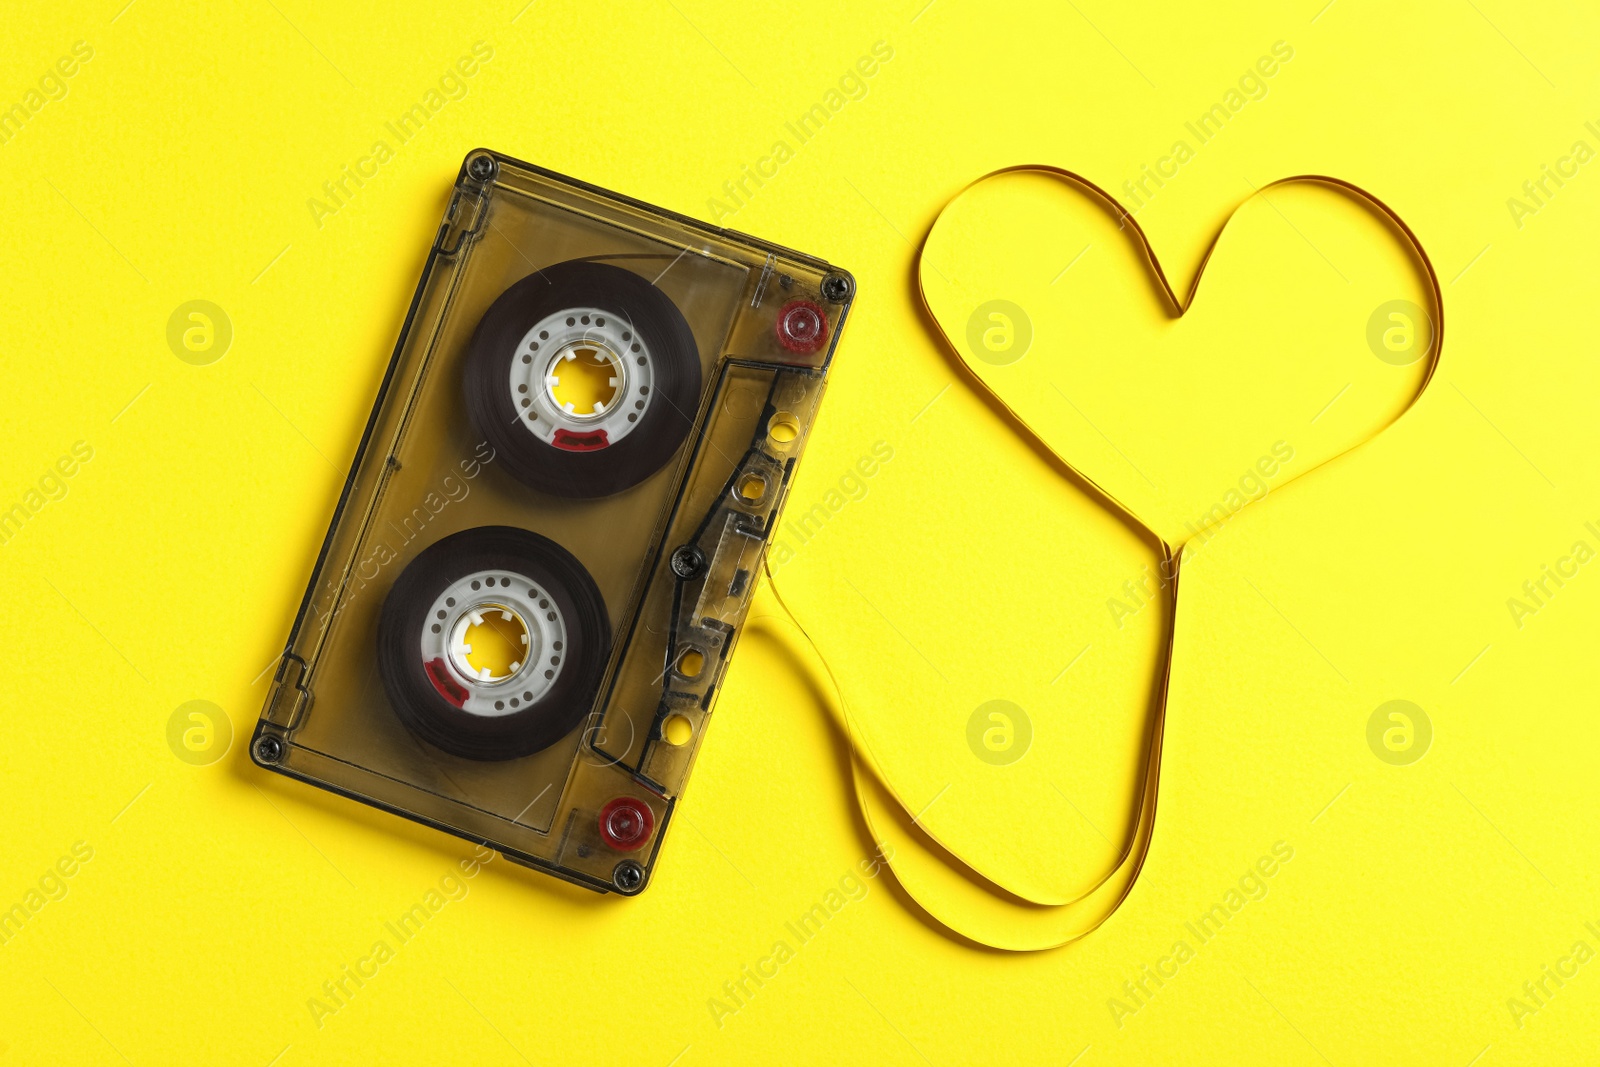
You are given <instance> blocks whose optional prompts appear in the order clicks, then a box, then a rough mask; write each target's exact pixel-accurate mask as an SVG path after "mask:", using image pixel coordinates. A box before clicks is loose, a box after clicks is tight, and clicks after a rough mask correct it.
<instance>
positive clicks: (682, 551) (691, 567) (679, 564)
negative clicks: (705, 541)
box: [669, 545, 706, 582]
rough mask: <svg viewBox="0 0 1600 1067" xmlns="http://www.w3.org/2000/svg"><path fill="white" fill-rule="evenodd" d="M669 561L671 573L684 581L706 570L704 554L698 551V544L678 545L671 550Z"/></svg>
mask: <svg viewBox="0 0 1600 1067" xmlns="http://www.w3.org/2000/svg"><path fill="white" fill-rule="evenodd" d="M669 563H670V565H671V567H672V573H673V574H676V575H677V576H678V577H679V578H682V579H683V580H684V581H686V582H687V581H689V580H691V579H694V578H698V577H700V576H701V575H702V574H704V573H705V572H706V554H705V553H704V552H702V551H700V546H699V545H679V546H678V547H677V548H675V549H673V550H672V559H671V560H670V561H669Z"/></svg>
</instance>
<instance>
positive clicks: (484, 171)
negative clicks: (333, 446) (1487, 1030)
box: [250, 150, 855, 894]
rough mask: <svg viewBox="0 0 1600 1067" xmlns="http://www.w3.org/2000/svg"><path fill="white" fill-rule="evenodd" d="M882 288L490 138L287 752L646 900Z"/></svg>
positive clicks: (353, 532) (281, 726) (353, 476)
mask: <svg viewBox="0 0 1600 1067" xmlns="http://www.w3.org/2000/svg"><path fill="white" fill-rule="evenodd" d="M854 293H855V285H854V282H853V281H852V279H851V278H850V276H849V275H848V274H846V273H845V272H843V271H840V270H837V269H835V268H833V267H831V266H829V265H828V264H827V263H825V262H823V261H821V260H818V259H815V258H812V257H810V256H805V255H802V254H800V253H797V252H793V251H791V250H789V249H785V248H781V247H778V246H776V245H772V244H769V243H767V242H764V241H760V240H757V239H755V238H752V237H748V236H746V235H744V234H740V233H736V232H733V231H730V230H723V229H718V228H716V227H713V226H709V225H707V224H705V223H701V222H698V221H695V220H693V219H689V218H686V217H684V216H681V215H677V214H674V213H672V212H668V211H664V210H661V209H659V208H653V207H650V206H648V205H646V204H642V203H640V202H638V201H636V200H632V199H629V198H627V197H623V196H619V195H617V194H614V193H609V192H606V191H605V190H602V189H598V188H595V187H594V186H591V185H587V184H585V183H582V182H578V181H574V180H572V179H569V178H564V177H562V176H560V175H557V174H553V173H551V172H549V171H547V170H544V169H542V168H539V167H535V166H532V165H529V164H526V163H521V162H518V161H516V160H513V159H510V158H507V157H505V156H502V155H499V154H497V153H493V152H488V151H482V150H479V151H474V152H472V153H471V154H469V155H468V156H467V158H466V160H465V161H464V163H463V165H462V168H461V172H460V175H459V176H458V178H457V181H456V187H455V192H454V195H453V196H452V198H451V201H450V205H449V207H448V209H447V210H446V213H445V218H444V221H443V222H442V224H441V225H440V227H439V230H438V235H437V238H436V239H435V241H434V244H433V247H432V249H431V250H430V252H429V254H428V259H427V264H426V266H425V267H424V269H423V274H422V280H421V282H420V283H419V284H418V286H417V291H416V294H415V296H414V297H413V298H412V302H411V307H410V310H409V312H408V314H407V317H406V321H405V324H404V327H403V328H402V330H401V333H400V339H399V342H398V344H397V345H396V347H395V351H394V356H393V358H392V359H391V361H390V363H389V366H388V369H387V371H386V372H385V374H384V377H383V381H382V384H381V386H380V388H379V390H378V396H377V401H376V403H375V404H374V406H373V409H372V414H371V417H370V418H369V420H368V423H367V427H366V431H365V433H364V435H363V437H362V441H361V445H360V448H359V449H358V451H357V453H356V457H355V461H354V463H353V464H352V466H351V469H350V473H349V476H348V478H347V479H346V481H345V484H344V489H343V493H342V494H341V496H340V499H339V504H338V507H337V510H336V511H335V513H334V517H333V522H332V525H331V526H330V528H329V530H328V534H327V537H326V539H325V540H324V542H323V545H322V550H321V553H320V555H319V557H318V559H317V562H316V566H315V569H314V572H313V574H312V578H311V584H310V586H309V588H308V589H307V590H306V594H305V597H304V599H303V601H302V603H301V606H300V610H299V613H298V615H297V617H296V619H295V622H294V628H293V630H292V631H291V633H290V637H289V642H288V646H287V648H286V649H285V652H284V655H283V658H282V661H281V662H280V664H279V667H278V672H277V675H276V678H275V679H274V682H273V686H272V691H271V693H270V695H269V696H268V699H267V703H266V707H265V709H264V710H263V712H262V715H261V719H260V722H259V723H258V724H257V727H256V732H255V736H254V738H253V740H252V743H251V749H250V751H251V755H252V757H253V758H254V760H255V761H256V763H258V764H260V765H261V766H263V767H267V768H270V769H272V770H275V771H279V772H281V773H283V774H286V775H289V776H290V777H293V778H297V779H300V780H302V781H305V782H310V783H312V784H314V785H318V786H321V787H323V788H326V789H329V790H332V791H334V792H336V793H340V794H343V795H345V796H348V797H351V798H353V799H356V800H360V801H364V802H366V803H368V804H372V805H374V806H376V807H379V808H383V809H385V810H388V811H391V812H394V813H396V814H399V815H403V816H406V817H408V818H412V819H415V820H417V821H419V822H422V823H425V824H427V825H429V826H433V827H435V828H437V829H440V830H444V831H447V832H449V833H453V834H456V835H459V836H461V837H464V838H467V839H469V840H472V841H476V842H481V843H483V844H486V845H488V846H490V847H492V848H495V849H498V850H499V851H501V852H502V853H504V854H505V855H506V856H507V858H509V859H511V860H514V861H516V862H518V863H523V864H526V865H529V866H532V867H535V868H538V869H540V870H543V871H546V872H548V873H551V874H554V875H557V876H559V877H562V878H565V879H567V880H569V881H572V882H575V883H577V884H579V885H583V886H587V887H589V888H591V889H596V890H600V891H616V892H620V893H624V894H633V893H637V892H639V891H641V890H642V889H643V888H644V887H645V886H646V885H647V884H648V883H649V879H650V872H651V870H652V868H653V865H654V863H655V860H656V857H657V855H658V852H659V849H660V845H661V841H662V839H663V836H664V835H665V832H666V829H667V826H668V825H669V824H670V822H671V818H672V811H673V806H674V804H675V803H676V801H677V798H678V797H679V795H680V794H681V792H682V790H683V787H684V784H685V782H686V780H687V778H688V775H689V770H690V768H691V767H692V765H693V763H694V757H695V754H696V752H697V751H698V749H699V747H700V745H701V743H702V741H703V740H704V735H705V731H706V728H707V726H708V724H709V722H710V719H711V713H712V709H713V706H714V700H715V696H716V692H717V689H718V683H719V681H720V679H721V677H722V673H723V671H724V669H725V668H726V665H727V662H728V657H729V656H730V655H731V653H732V651H733V646H734V644H735V642H736V641H737V639H738V635H739V630H740V627H741V626H742V624H743V622H744V618H745V614H746V612H747V611H748V608H749V604H750V598H751V596H752V594H753V592H754V587H755V584H756V578H757V575H758V574H759V573H760V570H761V565H762V560H763V558H764V553H765V551H766V548H767V543H768V540H769V538H770V537H771V533H772V530H773V528H774V526H775V522H776V518H777V516H778V514H779V510H780V509H781V507H782V505H783V501H784V499H785V497H786V495H787V492H788V488H789V484H790V479H791V478H792V476H793V473H794V466H795V463H796V462H797V461H798V460H799V458H800V454H801V452H802V450H803V449H804V447H805V442H806V440H807V438H808V436H809V434H810V431H811V428H812V425H813V423H814V421H815V418H816V414H817V406H818V404H819V402H820V401H821V398H822V392H823V387H824V384H825V381H826V377H827V371H828V364H829V361H830V359H831V357H832V354H833V350H834V346H835V344H836V343H837V340H838V337H839V332H840V329H841V328H842V327H843V325H844V320H845V316H846V313H847V312H848V310H849V305H850V302H851V300H852V298H853V297H854Z"/></svg>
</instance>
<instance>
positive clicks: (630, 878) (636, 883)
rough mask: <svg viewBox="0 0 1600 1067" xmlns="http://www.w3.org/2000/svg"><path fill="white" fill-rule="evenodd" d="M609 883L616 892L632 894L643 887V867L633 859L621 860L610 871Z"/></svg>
mask: <svg viewBox="0 0 1600 1067" xmlns="http://www.w3.org/2000/svg"><path fill="white" fill-rule="evenodd" d="M611 884H612V885H614V886H616V887H617V892H619V893H626V894H628V895H629V896H632V895H633V894H635V893H637V892H638V891H639V890H640V889H642V888H643V887H644V868H643V867H641V866H639V865H638V864H637V863H635V862H634V861H633V860H623V861H622V862H621V863H619V864H617V866H616V869H615V870H613V871H612V872H611Z"/></svg>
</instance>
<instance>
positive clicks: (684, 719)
mask: <svg viewBox="0 0 1600 1067" xmlns="http://www.w3.org/2000/svg"><path fill="white" fill-rule="evenodd" d="M693 738H694V724H693V723H691V722H690V721H689V718H688V716H686V715H668V716H667V717H666V719H665V720H664V721H663V722H662V723H661V739H662V740H663V741H665V742H666V743H667V744H669V745H674V746H680V745H687V744H688V743H689V742H690V741H691V740H692V739H693Z"/></svg>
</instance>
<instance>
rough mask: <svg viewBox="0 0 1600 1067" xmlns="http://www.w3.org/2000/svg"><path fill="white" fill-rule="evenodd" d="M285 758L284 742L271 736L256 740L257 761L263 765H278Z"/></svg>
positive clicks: (267, 735)
mask: <svg viewBox="0 0 1600 1067" xmlns="http://www.w3.org/2000/svg"><path fill="white" fill-rule="evenodd" d="M282 758H283V741H282V740H280V739H279V738H276V737H273V736H272V735H271V734H266V735H263V736H262V737H260V738H258V739H257V740H256V759H257V760H259V761H260V762H262V763H277V762H278V761H279V760H281V759H282Z"/></svg>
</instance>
